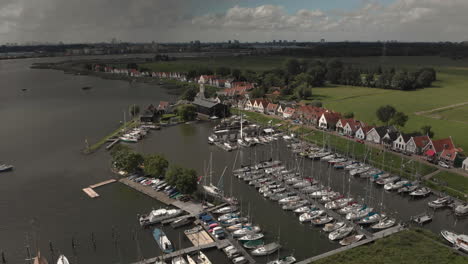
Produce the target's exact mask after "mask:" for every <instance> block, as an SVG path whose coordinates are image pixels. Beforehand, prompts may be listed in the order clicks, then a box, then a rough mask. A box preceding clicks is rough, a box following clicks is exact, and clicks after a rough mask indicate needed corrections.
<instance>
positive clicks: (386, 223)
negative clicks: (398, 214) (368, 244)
mask: <svg viewBox="0 0 468 264" xmlns="http://www.w3.org/2000/svg"><path fill="white" fill-rule="evenodd" d="M395 224H396V219H395V218H387V219H384V220H382V221H379V222H378V223H377V224H374V225H372V226H371V228H372V229H374V230H382V229H387V228H389V227H392V226H394V225H395Z"/></svg>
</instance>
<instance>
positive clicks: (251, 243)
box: [242, 239, 265, 249]
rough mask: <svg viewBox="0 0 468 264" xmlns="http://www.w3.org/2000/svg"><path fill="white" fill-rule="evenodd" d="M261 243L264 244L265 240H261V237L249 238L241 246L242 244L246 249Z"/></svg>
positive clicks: (256, 246) (253, 247)
mask: <svg viewBox="0 0 468 264" xmlns="http://www.w3.org/2000/svg"><path fill="white" fill-rule="evenodd" d="M263 245H265V241H263V239H257V240H251V241H247V242H245V243H244V244H242V246H244V247H245V248H247V249H255V248H258V247H261V246H263Z"/></svg>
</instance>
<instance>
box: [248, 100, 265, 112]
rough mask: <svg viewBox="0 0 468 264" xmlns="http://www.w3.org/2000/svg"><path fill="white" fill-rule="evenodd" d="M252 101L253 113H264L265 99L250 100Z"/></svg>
mask: <svg viewBox="0 0 468 264" xmlns="http://www.w3.org/2000/svg"><path fill="white" fill-rule="evenodd" d="M251 101H253V103H252V105H253V111H255V112H259V113H265V111H266V108H267V106H268V101H267V100H265V99H254V100H251Z"/></svg>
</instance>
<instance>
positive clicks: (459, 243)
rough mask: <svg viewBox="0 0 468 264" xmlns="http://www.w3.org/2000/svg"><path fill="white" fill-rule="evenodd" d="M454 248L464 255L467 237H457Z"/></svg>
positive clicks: (467, 247) (467, 244) (466, 247)
mask: <svg viewBox="0 0 468 264" xmlns="http://www.w3.org/2000/svg"><path fill="white" fill-rule="evenodd" d="M454 246H455V247H456V248H458V249H460V250H462V251H464V252H466V253H468V236H466V235H460V236H458V237H457V241H455V244H454Z"/></svg>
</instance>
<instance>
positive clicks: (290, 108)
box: [283, 107, 296, 115]
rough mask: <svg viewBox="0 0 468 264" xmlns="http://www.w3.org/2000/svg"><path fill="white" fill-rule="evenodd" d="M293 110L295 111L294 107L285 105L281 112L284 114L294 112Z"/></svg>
mask: <svg viewBox="0 0 468 264" xmlns="http://www.w3.org/2000/svg"><path fill="white" fill-rule="evenodd" d="M294 112H296V109H294V108H292V107H286V109H284V111H283V113H285V114H291V115H292V114H294Z"/></svg>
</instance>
